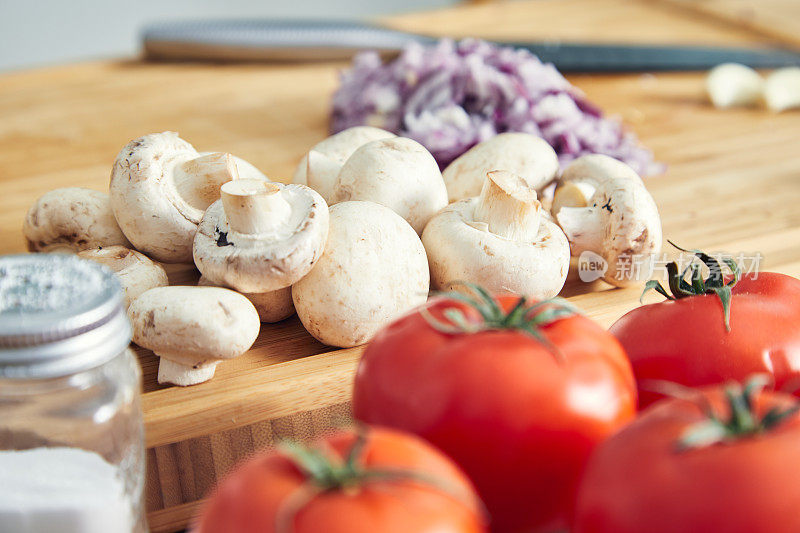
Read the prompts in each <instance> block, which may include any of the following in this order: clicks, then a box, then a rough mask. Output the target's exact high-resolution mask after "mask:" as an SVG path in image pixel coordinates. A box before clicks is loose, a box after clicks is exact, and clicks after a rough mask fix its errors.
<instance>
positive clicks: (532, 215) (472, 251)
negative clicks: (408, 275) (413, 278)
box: [422, 171, 569, 299]
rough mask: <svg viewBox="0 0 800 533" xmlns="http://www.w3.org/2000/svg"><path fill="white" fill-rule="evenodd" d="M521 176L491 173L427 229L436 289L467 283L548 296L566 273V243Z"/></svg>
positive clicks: (426, 242) (425, 241)
mask: <svg viewBox="0 0 800 533" xmlns="http://www.w3.org/2000/svg"><path fill="white" fill-rule="evenodd" d="M544 214H545V213H544V212H543V211H541V204H540V203H539V200H538V199H537V198H536V191H534V190H533V189H531V188H530V187H529V186H528V184H527V183H526V182H525V180H523V179H522V178H521V177H519V176H517V175H516V174H513V173H511V172H506V171H494V172H489V174H488V175H487V177H486V179H485V181H484V185H483V189H482V190H481V194H480V196H479V197H477V198H470V199H468V200H461V201H459V202H455V203H453V204H450V205H449V206H447V207H446V208H444V209H443V210H442V211H441V212H439V214H437V215H436V216H435V217H433V219H431V221H430V222H429V223H428V225H427V226H426V228H425V232H424V233H423V234H422V243H423V244H424V245H425V250H426V252H427V253H428V262H429V264H430V269H431V284H432V285H433V287H434V288H435V289H440V290H450V289H453V288H456V286H455V283H456V282H464V281H466V282H471V283H476V284H478V285H481V286H483V287H485V288H486V289H488V290H490V291H493V292H501V291H508V292H513V293H516V294H524V295H526V296H531V297H534V298H539V299H544V298H552V297H553V296H555V295H556V294H558V293H559V291H560V290H561V288H562V287H563V286H564V281H565V280H566V279H567V273H568V272H569V243H568V242H567V238H566V237H565V236H564V232H562V231H561V228H559V227H558V226H557V225H556V224H554V223H553V222H551V221H550V220H548V218H547V217H546V216H543V215H544Z"/></svg>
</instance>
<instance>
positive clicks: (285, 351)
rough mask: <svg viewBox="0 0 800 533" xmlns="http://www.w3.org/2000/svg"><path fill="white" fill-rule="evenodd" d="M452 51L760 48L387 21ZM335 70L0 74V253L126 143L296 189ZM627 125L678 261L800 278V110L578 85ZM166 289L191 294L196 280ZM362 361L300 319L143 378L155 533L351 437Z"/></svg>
mask: <svg viewBox="0 0 800 533" xmlns="http://www.w3.org/2000/svg"><path fill="white" fill-rule="evenodd" d="M388 22H389V23H391V24H393V25H395V26H397V27H402V28H405V29H409V30H414V31H421V32H429V33H431V34H439V35H448V36H455V37H459V36H482V37H489V38H492V37H493V38H506V39H526V38H527V39H536V38H548V39H553V38H563V39H567V40H569V39H574V40H584V41H585V40H591V39H596V40H598V41H617V42H619V41H625V42H650V43H705V44H740V45H742V44H743V45H748V44H749V45H758V44H759V43H761V42H762V41H763V36H762V35H761V34H760V33H753V32H751V31H749V30H746V29H742V28H738V27H735V26H732V25H730V24H729V23H716V22H714V21H713V20H712V19H709V18H708V17H705V16H704V17H700V18H698V17H697V16H696V15H694V14H693V13H691V12H687V11H686V10H683V9H674V8H673V7H672V6H669V5H665V4H663V3H653V2H648V1H633V0H631V1H624V0H539V1H531V2H514V3H503V2H497V3H491V4H485V5H479V6H471V7H462V8H456V9H450V10H443V11H434V12H430V13H423V14H414V15H407V16H402V17H396V18H393V19H390V20H389V21H388ZM342 67H343V65H342V64H331V63H324V64H310V65H309V64H305V65H274V66H264V65H226V66H219V65H196V64H147V63H143V62H140V61H137V60H124V61H103V62H93V63H85V64H78V65H71V66H64V67H55V68H49V69H42V70H33V71H27V72H18V73H9V74H4V75H2V76H0V183H2V194H1V195H0V253H14V252H20V251H22V250H23V249H24V243H23V240H22V237H21V234H20V227H21V224H22V219H23V217H24V214H25V211H26V210H27V208H28V206H29V205H30V204H31V203H32V202H33V201H34V200H35V199H36V198H37V197H38V196H39V195H41V194H42V193H44V192H46V191H47V190H50V189H53V188H56V187H65V186H85V187H93V188H96V189H100V190H103V189H105V188H106V187H107V180H108V174H109V171H110V167H111V163H112V162H113V160H114V157H115V156H116V154H117V152H118V151H119V149H120V148H121V147H122V146H123V145H125V143H127V141H128V140H130V139H132V138H135V137H138V136H140V135H142V134H145V133H149V132H154V131H163V130H175V131H178V132H180V134H181V135H182V136H183V137H184V138H186V139H188V140H189V141H190V142H192V143H194V144H195V146H196V147H197V148H198V149H200V150H213V151H230V152H232V153H234V154H236V155H239V156H241V157H244V158H245V159H248V160H249V161H251V162H253V163H254V164H256V165H257V166H258V167H260V168H261V169H263V170H264V171H265V172H266V173H267V174H268V175H269V176H270V177H271V178H273V179H285V178H287V177H288V176H290V175H291V172H292V170H293V169H294V165H295V164H296V163H297V161H298V160H299V158H300V156H301V155H302V154H303V153H304V152H305V151H306V150H307V149H308V148H309V147H310V146H311V145H312V144H314V143H316V142H317V141H318V140H320V139H321V138H323V137H324V136H325V133H326V124H327V111H328V107H329V97H330V94H331V92H332V91H333V90H334V88H335V87H336V83H337V71H338V70H339V69H340V68H342ZM571 80H572V81H573V82H574V83H575V84H577V85H578V86H579V87H581V88H582V89H583V90H584V91H585V92H586V93H587V94H588V95H589V97H590V98H591V99H592V100H593V101H595V102H596V103H598V104H600V105H601V106H602V107H603V108H605V109H606V110H608V112H609V113H611V114H615V115H618V116H619V117H621V118H622V119H623V120H624V121H625V122H627V123H628V124H629V126H630V127H631V129H633V130H635V131H636V133H637V134H638V135H639V136H640V137H641V139H642V141H643V142H644V143H645V144H646V145H647V146H649V147H651V148H652V149H653V150H655V153H656V156H657V158H658V159H659V160H661V161H664V162H666V163H667V164H668V165H669V171H668V173H667V174H666V175H665V176H661V177H654V178H651V179H649V181H648V182H647V183H648V185H649V187H650V189H651V190H652V192H653V195H654V196H655V198H656V201H657V202H658V205H659V208H660V210H661V213H662V217H663V224H664V235H665V237H667V238H671V239H673V240H675V241H677V242H678V243H681V244H682V245H684V246H688V247H702V248H705V249H706V250H710V251H731V252H738V251H743V252H748V253H752V254H755V253H760V254H761V255H762V256H763V261H762V263H761V266H762V268H763V267H766V268H769V269H772V270H777V271H781V272H786V273H789V274H792V275H798V274H800V209H799V208H798V205H800V158H798V157H797V151H798V149H799V148H800V144H799V143H800V142H799V141H798V139H799V138H800V113H797V112H794V113H785V114H782V115H773V114H771V113H768V112H765V111H763V110H759V109H750V110H731V111H718V110H714V109H712V108H711V107H710V106H709V105H707V104H706V103H705V100H704V97H703V76H702V74H657V75H647V74H641V75H640V74H634V75H624V76H623V75H620V76H588V75H587V76H573V77H571ZM171 276H172V278H173V281H179V282H189V283H191V282H193V280H194V279H196V278H195V276H196V274H195V273H194V272H193V270H192V269H191V268H189V267H172V268H171ZM565 294H566V295H568V296H569V297H570V299H571V300H572V301H573V302H574V303H576V304H577V305H579V306H580V307H582V308H583V309H584V310H586V312H587V313H588V314H589V315H590V316H592V317H593V318H595V319H596V320H598V321H599V322H600V323H601V324H603V325H609V324H610V323H611V322H613V321H614V320H615V319H617V318H618V317H619V316H621V315H622V314H623V313H624V312H625V311H627V310H629V309H631V308H633V307H635V306H636V305H638V302H637V300H638V297H639V290H637V289H630V290H612V289H610V287H608V286H605V285H599V284H596V285H592V286H586V285H582V284H580V283H577V282H570V283H569V284H568V285H567V287H566V289H565ZM360 353H361V349H360V348H355V349H348V350H335V349H332V348H330V347H326V346H323V345H322V344H320V343H318V342H316V341H315V340H314V339H312V338H311V337H310V336H309V335H308V334H307V333H306V332H305V331H304V330H303V328H302V327H301V326H300V324H299V323H298V321H297V319H296V318H292V319H289V320H287V321H285V322H283V323H280V324H275V325H265V326H264V327H263V329H262V332H261V335H260V337H259V339H258V341H257V342H256V344H255V346H254V347H253V349H252V350H251V351H250V352H249V353H247V354H246V355H244V356H242V357H240V358H239V359H237V360H234V361H231V362H227V363H224V364H222V365H220V366H219V369H218V370H217V375H216V377H215V378H214V379H213V380H212V381H211V382H208V383H204V384H202V385H198V386H195V387H191V388H186V389H182V388H178V387H162V386H159V385H157V383H156V369H157V360H156V358H155V357H154V356H153V355H152V354H151V353H149V352H147V351H145V350H140V351H139V356H140V360H141V363H142V367H143V369H144V388H145V394H144V398H143V405H144V411H145V424H146V430H147V446H148V453H147V458H148V481H147V508H148V510H149V519H150V524H151V527H152V529H153V531H155V532H167V531H175V530H177V529H180V528H182V527H184V526H185V525H186V523H187V522H188V521H189V519H190V517H191V516H192V515H193V513H194V512H195V510H196V508H197V505H198V502H199V500H200V499H201V498H203V497H204V496H205V495H206V494H207V493H208V491H209V489H210V488H211V487H212V486H213V484H214V483H215V481H216V480H217V479H218V478H219V477H220V476H221V475H223V474H224V473H225V472H227V471H228V470H229V469H230V467H231V466H232V465H233V464H234V463H235V462H236V461H238V460H240V459H241V458H243V457H245V456H247V455H249V454H251V453H252V452H253V451H254V450H256V449H260V448H263V447H266V446H269V445H270V444H272V443H273V442H275V440H276V439H278V438H280V437H299V438H303V437H308V436H311V435H314V434H317V433H319V432H321V431H324V430H326V429H328V428H330V427H333V426H336V425H339V424H343V423H346V422H347V420H348V417H349V407H348V403H347V402H348V400H349V397H350V389H351V381H352V376H353V371H354V369H355V366H356V363H357V361H358V358H359V354H360Z"/></svg>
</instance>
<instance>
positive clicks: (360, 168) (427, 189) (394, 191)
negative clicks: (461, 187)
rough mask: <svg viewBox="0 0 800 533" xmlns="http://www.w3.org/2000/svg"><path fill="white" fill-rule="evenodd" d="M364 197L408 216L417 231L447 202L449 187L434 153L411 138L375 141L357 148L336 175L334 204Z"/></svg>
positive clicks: (419, 231) (365, 199)
mask: <svg viewBox="0 0 800 533" xmlns="http://www.w3.org/2000/svg"><path fill="white" fill-rule="evenodd" d="M350 200H364V201H370V202H375V203H378V204H381V205H384V206H386V207H388V208H390V209H391V210H393V211H394V212H395V213H397V214H398V215H400V216H401V217H403V218H404V219H406V221H408V223H409V224H411V227H413V228H414V231H416V232H417V234H420V233H422V230H423V229H424V228H425V224H427V223H428V220H430V219H431V217H432V216H433V215H435V214H436V213H437V212H438V211H439V210H440V209H441V208H443V207H444V206H446V205H447V189H446V187H445V186H444V180H443V179H442V173H441V172H440V171H439V165H438V164H437V163H436V160H435V159H434V158H433V156H432V155H431V154H430V152H428V150H426V149H425V147H424V146H422V145H421V144H419V143H418V142H416V141H414V140H412V139H406V138H404V137H393V138H391V139H382V140H379V141H372V142H370V143H367V144H365V145H363V146H362V147H361V148H359V149H358V150H356V151H355V152H354V153H353V155H351V156H350V158H349V159H348V160H347V161H346V162H345V164H344V166H343V167H342V169H341V171H339V176H338V177H337V178H336V185H335V190H334V203H337V202H346V201H350Z"/></svg>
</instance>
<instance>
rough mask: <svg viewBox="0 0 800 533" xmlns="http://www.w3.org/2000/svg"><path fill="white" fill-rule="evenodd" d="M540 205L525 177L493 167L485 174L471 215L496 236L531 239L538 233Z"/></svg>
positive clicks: (529, 240) (511, 238)
mask: <svg viewBox="0 0 800 533" xmlns="http://www.w3.org/2000/svg"><path fill="white" fill-rule="evenodd" d="M541 206H542V204H541V203H540V202H539V200H538V199H537V198H536V191H535V190H534V189H532V188H531V187H530V186H529V185H528V184H527V182H525V180H524V179H522V178H521V177H520V176H517V175H516V174H513V173H511V172H507V171H505V170H495V171H492V172H489V173H487V174H486V181H484V183H483V189H482V190H481V195H480V197H479V199H478V204H477V205H476V206H475V215H474V216H475V220H476V221H478V222H484V223H486V224H487V226H488V227H489V231H490V232H492V233H494V234H495V235H498V236H500V237H504V238H506V239H509V240H514V241H522V242H533V241H535V240H536V235H537V234H538V233H539V220H540V214H539V209H540V208H541Z"/></svg>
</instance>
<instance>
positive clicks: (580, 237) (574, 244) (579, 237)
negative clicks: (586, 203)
mask: <svg viewBox="0 0 800 533" xmlns="http://www.w3.org/2000/svg"><path fill="white" fill-rule="evenodd" d="M602 211H603V209H602V208H600V207H562V208H561V210H560V211H559V212H558V214H557V215H556V219H557V220H558V224H559V226H561V229H563V230H564V233H565V234H566V235H567V239H569V243H570V249H571V253H572V255H573V256H577V255H580V254H581V253H582V252H585V251H586V250H591V251H594V252H599V251H601V250H602V249H603V241H604V239H605V232H606V224H605V223H604V221H603V213H602Z"/></svg>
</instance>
